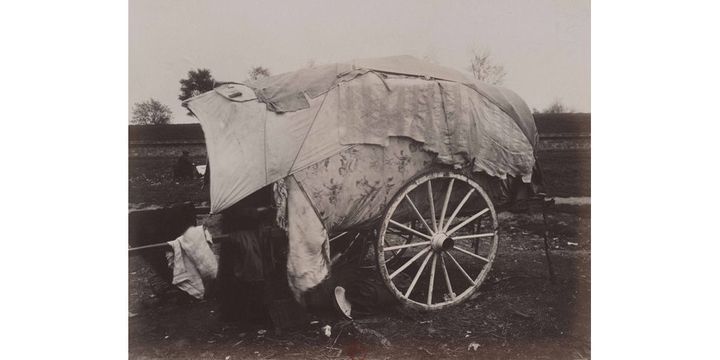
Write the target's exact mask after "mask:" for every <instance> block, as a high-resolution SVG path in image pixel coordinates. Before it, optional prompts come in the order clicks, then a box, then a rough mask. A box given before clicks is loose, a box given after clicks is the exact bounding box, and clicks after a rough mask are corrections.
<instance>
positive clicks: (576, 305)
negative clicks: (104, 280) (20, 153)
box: [128, 0, 591, 360]
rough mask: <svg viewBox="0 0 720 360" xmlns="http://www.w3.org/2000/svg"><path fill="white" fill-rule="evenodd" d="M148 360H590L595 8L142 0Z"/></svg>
mask: <svg viewBox="0 0 720 360" xmlns="http://www.w3.org/2000/svg"><path fill="white" fill-rule="evenodd" d="M128 41H129V83H128V85H129V88H128V95H129V98H128V100H129V101H128V124H129V125H128V165H129V167H128V176H129V179H128V181H129V182H128V200H129V201H128V241H129V243H128V341H129V344H128V345H129V349H128V351H129V358H131V359H226V360H227V359H257V358H261V359H334V358H349V359H390V358H392V359H396V358H397V359H420V358H441V359H453V358H482V359H485V358H487V359H588V358H590V355H591V343H590V325H591V318H590V305H591V304H590V284H591V271H590V264H591V237H590V223H591V217H590V207H591V201H590V199H591V186H590V185H591V184H590V163H591V156H590V150H591V131H590V129H591V127H590V120H591V111H590V110H591V109H590V2H589V1H555V0H552V1H551V0H547V1H512V2H500V1H453V2H444V1H431V0H423V1H397V2H380V1H368V2H336V1H301V2H258V1H217V2H193V1H139V0H130V2H129V39H128Z"/></svg>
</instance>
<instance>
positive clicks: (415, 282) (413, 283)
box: [405, 252, 433, 299]
mask: <svg viewBox="0 0 720 360" xmlns="http://www.w3.org/2000/svg"><path fill="white" fill-rule="evenodd" d="M432 254H433V253H432V252H431V253H429V254H427V256H426V257H425V260H423V262H422V264H421V265H420V270H418V272H417V274H415V277H414V278H413V281H412V283H410V287H409V288H408V289H407V291H406V292H405V297H406V298H408V299H409V298H410V293H412V291H413V289H414V288H415V284H417V281H418V279H419V278H420V275H422V272H423V270H425V266H426V265H427V263H428V260H430V257H431V256H432Z"/></svg>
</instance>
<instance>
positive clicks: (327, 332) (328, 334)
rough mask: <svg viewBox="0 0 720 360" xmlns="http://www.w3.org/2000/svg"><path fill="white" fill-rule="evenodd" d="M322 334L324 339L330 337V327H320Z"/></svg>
mask: <svg viewBox="0 0 720 360" xmlns="http://www.w3.org/2000/svg"><path fill="white" fill-rule="evenodd" d="M322 333H323V335H325V336H326V337H330V335H331V334H332V327H330V325H325V326H323V327H322Z"/></svg>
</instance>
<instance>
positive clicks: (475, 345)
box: [468, 342, 480, 351]
mask: <svg viewBox="0 0 720 360" xmlns="http://www.w3.org/2000/svg"><path fill="white" fill-rule="evenodd" d="M479 347H480V344H478V343H476V342H471V343H470V345H468V351H470V349H472V351H477V349H478V348H479Z"/></svg>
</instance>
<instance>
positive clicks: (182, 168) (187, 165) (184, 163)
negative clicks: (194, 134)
mask: <svg viewBox="0 0 720 360" xmlns="http://www.w3.org/2000/svg"><path fill="white" fill-rule="evenodd" d="M195 172H196V170H195V164H194V163H193V162H192V160H190V153H188V152H187V151H185V150H183V152H182V155H181V156H180V158H178V161H177V163H176V164H175V168H174V169H173V175H174V177H175V180H182V179H192V178H193V177H195Z"/></svg>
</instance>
